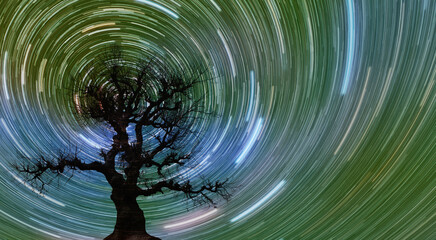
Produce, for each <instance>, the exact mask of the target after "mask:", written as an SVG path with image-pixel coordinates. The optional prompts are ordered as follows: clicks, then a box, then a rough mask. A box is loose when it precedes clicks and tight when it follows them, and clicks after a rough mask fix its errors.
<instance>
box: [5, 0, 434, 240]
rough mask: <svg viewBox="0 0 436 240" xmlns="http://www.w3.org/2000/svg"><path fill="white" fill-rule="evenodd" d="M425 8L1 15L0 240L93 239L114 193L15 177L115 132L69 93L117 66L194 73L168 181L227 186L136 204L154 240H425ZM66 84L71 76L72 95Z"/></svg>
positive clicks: (47, 6) (233, 1) (22, 5)
mask: <svg viewBox="0 0 436 240" xmlns="http://www.w3.org/2000/svg"><path fill="white" fill-rule="evenodd" d="M435 39H436V1H432V0H428V1H420V0H416V1H414V0H410V1H409V0H404V1H401V0H398V1H394V0H387V1H355V0H341V1H310V0H307V1H293V0H252V1H249V0H222V1H220V0H201V1H200V0H192V1H185V0H110V1H99V0H87V1H85V0H71V1H70V0H69V1H61V0H53V1H48V0H39V1H35V0H0V66H1V67H0V73H1V74H0V77H1V81H0V239H8V240H11V239H20V240H21V239H23V240H27V239H85V240H86V239H102V238H104V237H105V236H107V235H109V234H110V233H111V232H112V231H113V227H114V224H115V220H116V210H115V206H114V204H113V202H112V201H111V199H110V193H111V187H110V186H109V184H107V182H106V180H105V179H104V176H103V175H101V174H98V173H96V172H87V171H86V172H75V173H74V177H72V178H71V179H70V180H69V177H70V175H71V174H69V173H65V174H64V175H62V176H60V177H58V178H54V176H52V175H47V176H46V178H47V180H53V181H52V183H51V184H50V185H49V186H48V187H47V191H46V192H42V193H41V192H39V191H38V190H36V189H34V188H33V187H32V186H31V185H30V184H29V183H28V182H26V181H25V180H24V178H23V176H22V175H20V174H19V173H18V172H17V171H16V170H15V169H14V168H13V166H12V164H14V163H17V162H26V161H28V159H29V158H36V157H38V156H39V154H41V153H44V154H46V155H47V156H52V157H54V156H56V154H58V153H59V152H60V151H62V150H71V151H73V150H74V149H75V148H76V147H77V149H79V150H80V154H81V155H82V156H83V157H84V158H85V159H86V160H87V161H95V160H99V159H100V156H99V149H101V148H106V147H108V146H109V145H110V144H111V137H112V136H113V131H112V129H110V128H108V126H106V125H104V124H100V123H98V122H93V121H91V120H86V119H84V118H81V116H80V114H78V111H77V104H76V103H75V101H76V100H77V99H76V100H75V98H77V96H75V95H74V91H75V90H76V89H78V88H80V87H83V86H86V85H87V84H88V83H89V79H90V78H89V77H88V76H87V74H88V73H89V72H91V71H92V68H93V66H92V63H93V62H94V61H95V60H96V58H98V57H99V56H102V54H104V52H105V50H106V49H107V48H108V47H109V46H111V45H113V44H119V45H120V46H121V47H122V49H123V51H124V53H125V54H126V56H131V57H135V56H143V57H145V58H156V59H162V60H164V61H165V62H166V63H167V64H169V66H181V67H189V66H191V65H192V64H193V63H199V64H201V65H203V66H207V67H208V69H209V70H210V75H211V76H212V81H209V82H206V83H204V84H202V85H201V86H199V87H198V89H196V91H198V92H201V93H205V94H203V96H204V97H203V98H204V99H203V100H204V102H205V104H206V109H207V111H210V112H215V113H216V117H211V118H210V117H208V118H202V117H200V118H198V119H196V120H195V122H194V125H193V130H195V131H198V132H201V133H202V134H200V135H199V137H198V136H197V135H195V136H188V137H186V139H184V142H186V144H187V145H188V146H189V145H192V146H194V145H197V146H199V147H198V152H197V154H196V155H195V157H194V158H193V159H191V161H193V163H194V165H195V166H196V167H195V168H188V167H186V168H184V167H181V168H180V169H179V170H178V171H179V172H178V174H180V175H183V176H185V177H186V178H188V179H192V180H193V181H195V180H196V179H197V180H198V179H200V178H201V177H203V176H205V177H207V178H210V179H212V180H218V179H224V178H227V177H229V178H230V179H231V181H232V183H233V184H234V186H235V187H234V189H233V190H232V198H231V200H230V201H229V202H226V201H224V200H220V199H217V201H218V206H217V208H213V207H209V206H207V205H206V206H194V205H193V204H190V203H189V202H187V201H186V199H185V198H184V196H183V195H180V194H178V193H177V192H175V193H172V192H167V193H165V194H157V195H154V196H151V197H140V198H138V202H139V204H140V206H141V208H142V209H143V210H144V215H145V218H146V221H147V232H149V233H150V234H152V235H153V236H157V237H159V238H162V239H174V240H176V239H192V240H206V239H217V240H222V239H249V240H257V239H259V240H260V239H276V240H287V239H436V124H435V123H436V106H435V103H436V101H435V98H436V86H435V80H436V40H435ZM72 79H75V80H74V81H73V80H72Z"/></svg>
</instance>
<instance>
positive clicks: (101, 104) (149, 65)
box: [16, 46, 230, 239]
mask: <svg viewBox="0 0 436 240" xmlns="http://www.w3.org/2000/svg"><path fill="white" fill-rule="evenodd" d="M93 65H94V66H93V70H92V71H91V72H90V74H89V75H88V78H89V79H90V81H89V83H87V84H86V87H81V88H79V90H78V91H77V94H75V97H74V99H73V101H74V104H75V106H76V107H75V111H76V112H77V114H79V116H81V117H83V118H84V119H93V120H95V121H99V122H103V123H106V124H107V125H108V126H110V128H111V129H112V130H113V133H114V134H113V137H112V142H111V143H112V144H111V147H110V148H109V149H106V150H105V149H101V150H100V153H99V155H100V156H101V158H102V161H89V160H86V159H81V157H80V154H79V153H78V152H77V151H76V152H73V153H68V152H67V153H61V154H59V155H58V156H56V157H54V158H53V157H48V156H44V154H41V155H40V157H38V158H35V159H29V160H30V161H31V163H30V164H29V163H21V164H19V165H16V168H17V169H18V171H20V172H21V173H23V174H24V176H25V177H26V180H27V181H28V182H30V183H31V184H32V185H33V186H35V187H38V188H39V190H41V191H42V190H43V189H44V185H45V184H46V183H47V182H46V180H45V179H47V178H45V177H44V174H45V173H51V174H55V175H57V176H59V175H61V174H62V173H64V171H66V170H71V173H74V170H82V171H95V172H98V173H101V174H103V175H104V177H105V178H106V180H107V182H108V183H109V184H110V186H111V187H112V194H111V199H112V201H113V202H114V204H115V207H116V210H117V219H116V224H115V228H114V231H113V233H112V234H110V235H109V236H108V237H106V238H105V239H158V238H156V237H153V236H151V235H149V234H148V233H147V232H146V230H145V218H144V213H143V211H142V210H141V209H140V207H139V205H138V203H137V198H138V197H139V196H151V195H154V194H159V193H161V194H164V193H166V192H168V191H169V190H172V191H179V192H182V193H183V194H184V195H185V196H186V197H187V198H188V199H190V200H194V201H195V202H200V203H209V204H212V205H214V206H215V204H216V202H215V201H214V200H213V199H214V196H213V195H218V196H221V197H223V198H224V199H226V200H228V198H229V197H230V194H229V193H228V191H227V182H228V179H225V180H223V181H210V180H204V179H203V180H202V181H196V182H198V183H197V184H194V183H193V182H191V181H190V180H189V179H184V178H183V177H181V176H180V175H177V170H176V169H177V168H178V166H183V165H189V160H190V159H192V158H193V155H194V153H195V147H194V146H185V144H183V141H184V140H185V137H186V136H188V135H189V136H191V134H197V133H196V132H194V131H193V130H192V129H191V128H192V125H193V123H194V121H195V120H196V119H197V118H198V117H199V116H205V115H206V116H207V113H205V112H204V108H203V106H202V100H201V98H195V94H194V91H195V85H196V84H198V83H200V82H201V81H205V80H208V79H205V74H206V71H205V70H204V69H195V68H194V69H181V68H177V69H171V68H169V67H168V66H166V65H165V64H163V63H162V62H161V61H157V60H145V59H143V58H137V59H135V60H133V61H128V60H126V58H125V57H124V55H123V54H122V52H121V50H120V48H119V47H117V46H114V47H112V48H110V50H108V51H107V53H106V54H105V56H104V57H102V58H100V60H98V61H96V62H95V63H94V64H93ZM209 80H210V79H209ZM133 127H134V131H128V129H130V128H133ZM129 135H132V136H131V140H130V141H129ZM196 136H197V135H196ZM132 139H134V140H132ZM150 173H153V174H152V176H154V178H149V177H148V176H150ZM146 174H147V177H144V176H145V175H146Z"/></svg>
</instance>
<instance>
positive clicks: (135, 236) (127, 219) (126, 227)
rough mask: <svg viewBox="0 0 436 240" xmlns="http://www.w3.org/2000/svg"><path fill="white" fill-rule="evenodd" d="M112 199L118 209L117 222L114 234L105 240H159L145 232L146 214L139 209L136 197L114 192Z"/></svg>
mask: <svg viewBox="0 0 436 240" xmlns="http://www.w3.org/2000/svg"><path fill="white" fill-rule="evenodd" d="M124 190H125V189H124ZM111 199H112V201H113V202H114V204H115V208H116V209H117V222H116V224H115V228H114V232H113V233H112V234H111V235H109V236H107V237H106V238H105V240H159V238H157V237H153V236H151V235H149V234H148V233H147V232H146V231H145V218H144V212H143V211H142V210H141V208H139V205H138V203H137V202H136V196H135V195H131V194H126V191H120V190H119V191H116V190H114V191H112V195H111Z"/></svg>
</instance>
